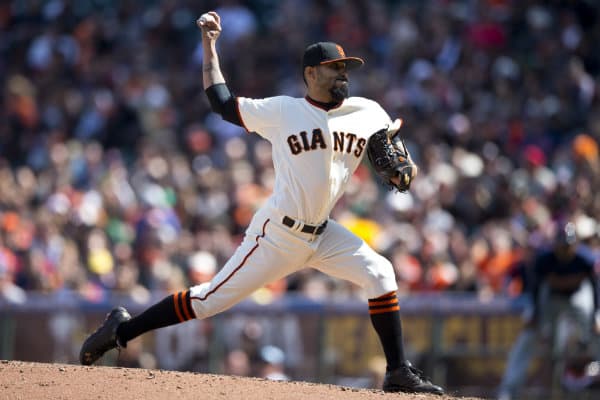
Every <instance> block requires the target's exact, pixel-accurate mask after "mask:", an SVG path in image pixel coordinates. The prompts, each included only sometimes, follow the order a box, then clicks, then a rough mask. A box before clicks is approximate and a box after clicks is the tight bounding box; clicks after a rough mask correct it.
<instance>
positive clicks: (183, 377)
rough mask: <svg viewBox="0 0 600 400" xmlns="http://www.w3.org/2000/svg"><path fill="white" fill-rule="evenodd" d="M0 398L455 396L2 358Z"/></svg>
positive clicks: (380, 399)
mask: <svg viewBox="0 0 600 400" xmlns="http://www.w3.org/2000/svg"><path fill="white" fill-rule="evenodd" d="M0 399H1V400H4V399H7V400H8V399H68V400H77V399H82V400H83V399H86V400H88V399H97V400H102V399H106V400H115V399H144V400H153V399H157V400H158V399H161V400H163V399H177V400H188V399H189V400H192V399H193V400H197V399H202V400H211V399H218V400H230V399H231V400H236V399H239V400H254V399H256V400H263V399H264V400H306V399H311V400H319V399H344V400H346V399H347V400H371V399H377V400H385V399H390V400H391V399H395V400H417V399H418V400H429V399H436V400H441V399H456V397H451V396H442V397H440V396H428V395H414V394H410V395H409V394H386V393H383V392H382V391H378V390H365V389H353V388H346V387H341V386H334V385H319V384H314V383H306V382H272V381H267V380H264V379H256V378H242V377H235V376H223V375H210V374H195V373H188V372H176V371H162V370H147V369H130V368H115V367H82V366H79V365H68V364H41V363H30V362H21V361H1V362H0ZM463 399H467V398H463ZM470 399H471V400H476V399H474V398H472V397H471V398H470Z"/></svg>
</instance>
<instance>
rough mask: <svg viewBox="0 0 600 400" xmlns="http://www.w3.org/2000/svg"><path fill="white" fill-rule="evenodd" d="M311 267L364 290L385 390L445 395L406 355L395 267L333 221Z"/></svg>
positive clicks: (321, 240) (325, 233)
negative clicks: (382, 360)
mask: <svg viewBox="0 0 600 400" xmlns="http://www.w3.org/2000/svg"><path fill="white" fill-rule="evenodd" d="M310 266H312V267H314V268H316V269H318V270H320V271H322V272H324V273H326V274H329V275H332V276H335V277H338V278H342V279H345V280H348V281H350V282H353V283H355V284H356V285H358V286H360V287H362V288H363V290H364V291H365V294H366V296H367V297H368V299H369V315H370V317H371V322H372V324H373V328H374V329H375V331H376V332H377V335H378V336H379V339H380V341H381V344H382V347H383V351H384V354H385V357H386V361H387V372H386V375H385V379H384V383H383V390H384V391H388V392H424V393H434V394H443V393H444V391H443V389H442V388H441V387H439V386H437V385H434V384H433V383H431V382H429V381H428V380H427V379H426V378H424V377H423V376H422V374H421V373H420V371H418V370H416V369H415V368H413V367H412V365H411V364H410V362H409V361H408V360H407V359H406V357H405V354H404V345H403V341H402V324H401V321H400V311H399V310H400V306H399V304H398V297H397V295H396V290H397V289H398V286H397V284H396V277H395V274H394V268H393V266H392V264H391V263H390V262H389V261H388V260H387V259H386V258H384V257H382V256H381V255H379V254H377V252H375V251H374V250H373V249H372V248H371V247H370V246H369V245H368V244H367V243H366V242H365V241H364V240H362V239H360V238H359V237H357V236H356V235H354V234H353V233H352V232H350V231H349V230H347V229H346V228H344V227H343V226H342V225H340V224H339V223H337V222H335V221H330V222H329V224H328V226H327V229H325V232H324V233H323V237H321V238H319V244H318V249H317V252H316V254H315V256H314V259H312V260H311V262H310Z"/></svg>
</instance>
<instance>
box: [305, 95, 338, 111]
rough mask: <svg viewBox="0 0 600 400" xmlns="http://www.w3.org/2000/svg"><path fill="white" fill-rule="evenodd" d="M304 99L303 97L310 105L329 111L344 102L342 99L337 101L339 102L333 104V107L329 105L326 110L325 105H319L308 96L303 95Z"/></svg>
mask: <svg viewBox="0 0 600 400" xmlns="http://www.w3.org/2000/svg"><path fill="white" fill-rule="evenodd" d="M304 99H305V100H306V101H308V103H309V104H310V105H311V106H313V107H317V108H319V109H321V110H323V111H331V110H335V109H336V108H339V107H341V106H342V104H344V101H343V100H342V101H340V102H339V104H337V105H335V106H334V107H331V108H330V109H329V110H328V109H326V108H325V107H323V106H321V105H320V104H319V103H317V102H316V101H314V100H313V99H311V98H310V97H308V96H305V97H304Z"/></svg>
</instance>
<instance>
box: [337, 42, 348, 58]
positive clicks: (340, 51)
mask: <svg viewBox="0 0 600 400" xmlns="http://www.w3.org/2000/svg"><path fill="white" fill-rule="evenodd" d="M335 48H336V49H337V51H338V53H340V56H342V57H346V53H344V49H342V46H340V45H339V44H336V45H335Z"/></svg>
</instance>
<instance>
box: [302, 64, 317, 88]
mask: <svg viewBox="0 0 600 400" xmlns="http://www.w3.org/2000/svg"><path fill="white" fill-rule="evenodd" d="M316 74H317V68H315V67H306V68H304V80H305V81H306V83H307V84H308V82H311V81H314V80H315V77H316Z"/></svg>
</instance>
